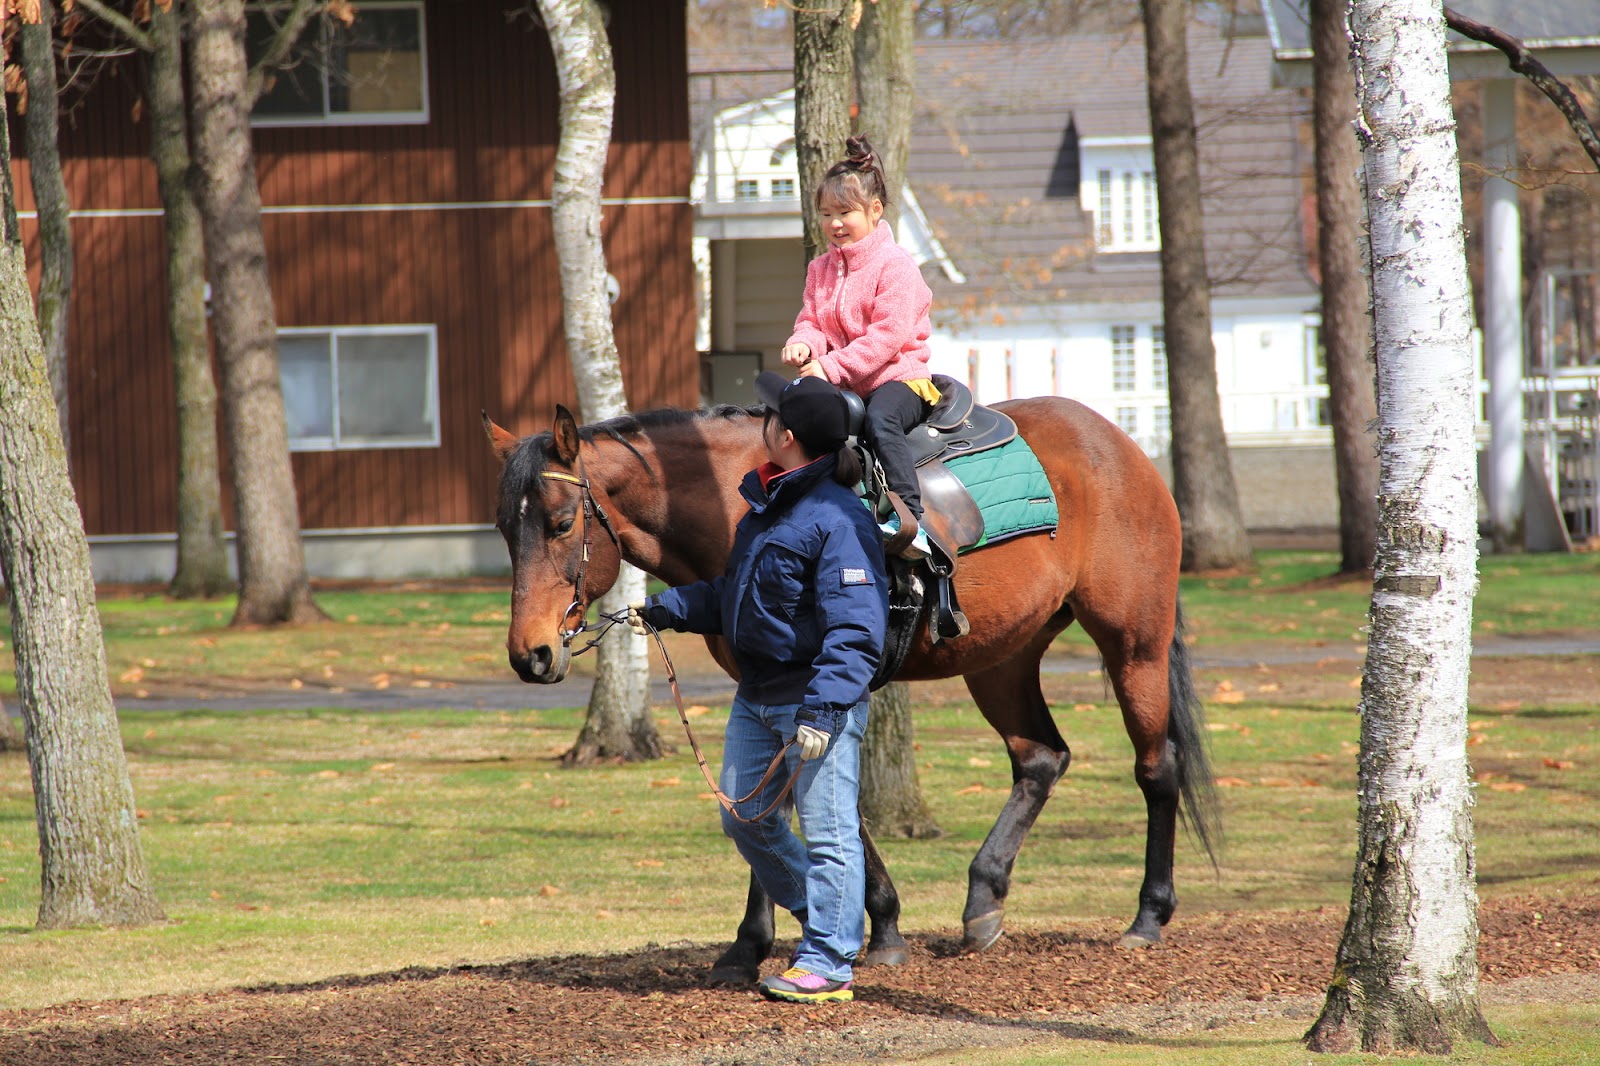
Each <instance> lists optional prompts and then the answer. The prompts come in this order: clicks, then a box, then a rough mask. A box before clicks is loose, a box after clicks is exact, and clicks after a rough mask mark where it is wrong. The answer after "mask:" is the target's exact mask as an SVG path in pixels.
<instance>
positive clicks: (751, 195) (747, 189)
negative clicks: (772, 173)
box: [733, 178, 761, 200]
mask: <svg viewBox="0 0 1600 1066" xmlns="http://www.w3.org/2000/svg"><path fill="white" fill-rule="evenodd" d="M733 198H734V199H735V200H759V199H761V183H760V182H759V181H755V180H754V179H750V178H744V179H741V180H739V181H736V182H734V183H733Z"/></svg>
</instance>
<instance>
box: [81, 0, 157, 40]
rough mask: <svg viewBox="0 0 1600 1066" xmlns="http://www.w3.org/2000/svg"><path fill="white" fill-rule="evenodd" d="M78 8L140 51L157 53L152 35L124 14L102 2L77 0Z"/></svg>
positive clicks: (98, 0) (97, 0)
mask: <svg viewBox="0 0 1600 1066" xmlns="http://www.w3.org/2000/svg"><path fill="white" fill-rule="evenodd" d="M77 6H79V7H81V8H83V9H84V10H85V11H87V12H89V14H91V15H93V16H94V17H95V18H97V19H99V20H100V21H101V22H104V23H105V24H106V25H108V26H110V27H112V28H113V29H115V30H116V31H117V32H118V33H120V34H122V36H124V37H126V38H127V39H128V40H129V42H130V43H132V45H133V46H134V47H135V48H137V49H139V51H141V52H153V51H155V44H154V43H153V42H152V41H151V40H150V35H149V34H148V33H146V32H144V31H143V30H141V29H140V28H139V27H138V26H136V25H134V22H133V20H132V19H130V18H129V17H128V16H127V15H124V14H123V13H122V12H120V11H117V10H116V9H114V8H112V7H110V6H108V5H106V4H103V3H101V2H100V0H77Z"/></svg>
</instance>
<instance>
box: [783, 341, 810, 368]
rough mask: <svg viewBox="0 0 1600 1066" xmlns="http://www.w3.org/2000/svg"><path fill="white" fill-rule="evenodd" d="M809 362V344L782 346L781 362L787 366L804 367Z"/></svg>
mask: <svg viewBox="0 0 1600 1066" xmlns="http://www.w3.org/2000/svg"><path fill="white" fill-rule="evenodd" d="M810 360H811V346H810V345H809V344H785V345H784V346H783V361H784V362H785V363H787V364H788V365H789V366H805V365H806V363H808V362H810Z"/></svg>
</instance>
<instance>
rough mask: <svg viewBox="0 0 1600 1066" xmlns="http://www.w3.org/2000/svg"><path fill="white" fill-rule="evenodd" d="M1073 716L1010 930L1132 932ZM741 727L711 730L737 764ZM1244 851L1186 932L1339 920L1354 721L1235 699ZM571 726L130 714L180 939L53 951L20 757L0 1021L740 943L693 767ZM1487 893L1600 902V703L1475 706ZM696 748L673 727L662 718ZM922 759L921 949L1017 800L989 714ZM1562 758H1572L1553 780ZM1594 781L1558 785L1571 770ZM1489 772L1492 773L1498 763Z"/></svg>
mask: <svg viewBox="0 0 1600 1066" xmlns="http://www.w3.org/2000/svg"><path fill="white" fill-rule="evenodd" d="M1079 706H1080V707H1082V708H1083V709H1080V710H1064V711H1063V712H1062V715H1061V717H1062V727H1063V731H1064V732H1065V733H1066V734H1067V735H1068V736H1069V737H1070V738H1071V740H1072V743H1073V750H1074V760H1073V765H1072V769H1071V771H1070V772H1069V774H1068V775H1067V777H1066V778H1065V779H1064V780H1063V782H1062V784H1061V786H1060V787H1059V788H1058V790H1057V793H1056V796H1055V798H1054V800H1053V801H1052V803H1051V804H1050V805H1049V806H1048V807H1047V808H1046V810H1045V813H1044V815H1043V816H1042V817H1041V818H1040V820H1039V823H1038V825H1037V826H1036V827H1035V829H1034V831H1033V833H1032V834H1031V836H1030V837H1029V839H1028V843H1027V845H1026V847H1025V848H1024V850H1023V853H1022V856H1021V858H1020V859H1019V860H1018V863H1017V867H1016V872H1015V878H1014V887H1013V890H1012V893H1011V896H1010V899H1009V901H1008V906H1007V918H1008V923H1009V924H1010V925H1011V926H1012V927H1013V928H1018V929H1026V928H1060V927H1061V925H1062V924H1063V923H1070V922H1072V921H1074V920H1096V919H1103V918H1113V919H1118V920H1126V919H1127V918H1129V917H1131V916H1132V913H1133V911H1134V909H1135V901H1136V897H1137V892H1138V886H1139V880H1140V877H1141V874H1142V858H1141V855H1142V849H1143V843H1144V837H1143V804H1142V801H1141V799H1140V796H1139V793H1138V790H1137V789H1136V788H1135V786H1134V785H1133V783H1132V780H1131V775H1130V767H1129V763H1130V754H1129V748H1128V743H1127V738H1126V736H1125V735H1124V734H1123V732H1122V728H1121V724H1120V720H1119V718H1118V715H1117V713H1116V711H1115V708H1114V707H1113V706H1112V705H1111V704H1110V703H1109V702H1101V703H1098V704H1094V705H1088V704H1083V705H1079ZM725 715H726V711H725V709H722V708H712V709H710V710H709V711H708V712H707V713H705V714H704V715H702V716H699V717H697V718H696V720H695V727H696V731H697V734H698V735H699V736H700V737H701V738H702V743H704V744H705V745H706V747H707V749H708V751H707V754H708V757H709V758H710V759H711V760H712V761H713V764H715V763H716V761H717V760H718V758H719V754H720V753H719V750H718V744H717V742H716V741H717V738H718V737H719V736H720V733H721V726H722V724H723V722H724V720H725ZM1212 717H1213V720H1212V729H1213V731H1212V734H1211V735H1212V738H1213V741H1214V757H1215V762H1216V766H1217V771H1218V775H1219V778H1220V779H1221V781H1222V784H1223V788H1222V790H1221V791H1222V797H1223V802H1224V813H1225V820H1226V825H1227V845H1226V848H1225V850H1224V851H1223V852H1222V854H1221V866H1220V872H1219V873H1215V874H1214V873H1213V872H1212V870H1211V868H1210V866H1209V864H1208V863H1207V862H1206V861H1205V859H1204V857H1203V856H1202V855H1201V854H1199V853H1198V851H1197V849H1196V848H1195V846H1194V845H1193V844H1192V843H1191V842H1188V841H1183V842H1180V847H1179V862H1178V869H1177V878H1178V881H1177V883H1178V887H1179V893H1180V896H1181V898H1182V906H1181V908H1180V911H1179V917H1178V919H1177V920H1179V921H1181V920H1182V918H1183V916H1184V915H1193V914H1198V913H1203V912H1205V911H1209V910H1218V909H1223V910H1251V909H1284V908H1304V907H1316V906H1321V905H1329V906H1343V905H1344V904H1345V903H1346V902H1347V901H1348V898H1349V864H1350V861H1351V855H1352V853H1353V850H1354V831H1353V816H1354V806H1355V804H1354V783H1355V756H1354V741H1355V739H1356V734H1357V722H1356V717H1355V715H1354V713H1353V712H1352V711H1350V710H1349V709H1347V708H1331V707H1322V706H1296V705H1284V704H1272V705H1268V704H1266V703H1263V702H1261V701H1259V700H1256V699H1251V700H1248V701H1246V702H1244V703H1240V704H1235V705H1229V706H1226V707H1216V708H1213V712H1212ZM580 720H581V715H580V713H579V712H577V711H545V712H535V711H527V712H518V713H501V712H493V713H483V712H466V711H448V712H440V711H433V712H420V711H419V712H402V713H371V714H359V713H350V712H344V711H337V710H327V711H318V712H311V713H306V712H275V713H266V712H257V713H235V714H218V713H210V712H193V713H154V712H140V713H131V714H124V715H123V723H122V724H123V730H124V738H125V744H126V747H127V751H128V758H129V764H130V768H131V773H132V777H133V783H134V788H135V792H136V795H137V800H138V808H139V817H140V825H141V828H142V834H143V842H144V848H145V853H146V856H147V859H148V861H149V864H150V867H151V870H152V873H153V876H154V880H155V888H156V892H157V895H158V896H159V898H160V900H161V902H162V903H163V904H164V906H165V907H166V909H167V913H168V915H169V917H170V918H171V919H172V920H173V921H172V923H171V924H168V925H162V926H155V927H151V928H144V929H125V930H80V931H71V932H50V933H36V932H32V931H31V926H32V923H33V920H34V917H35V912H36V909H37V906H38V856H37V850H36V849H37V843H36V837H35V830H34V821H33V804H32V798H31V793H30V789H29V783H28V772H27V766H26V762H25V760H24V759H23V758H22V757H21V756H20V755H9V756H4V757H0V959H3V965H0V1005H6V1006H23V1005H40V1004H47V1003H55V1002H61V1001H64V1000H69V999H77V998H82V999H91V1000H92V999H99V998H109V997H123V996H131V995H140V994H144V993H154V992H175V991H193V990H197V989H208V988H219V987H228V986H233V985H238V984H248V983H257V982H263V981H302V980H310V979H316V978H318V977H324V976H329V975H334V974H344V973H363V972H383V971H388V970H393V969H398V968H401V967H404V966H408V965H443V964H449V963H455V962H467V961H486V960H493V959H503V958H511V957H521V956H526V955H534V954H550V953H565V952H590V951H606V950H624V949H631V948H637V947H639V946H641V945H643V944H645V943H648V942H655V943H673V942H678V941H694V942H710V943H716V942H723V941H725V940H726V939H727V938H729V937H730V936H731V934H732V931H733V926H734V924H735V923H736V921H737V917H738V915H739V914H740V913H742V908H743V902H744V891H745V885H746V871H745V868H744V866H743V864H742V863H741V861H740V860H739V858H738V857H737V855H736V854H735V853H734V850H733V848H732V846H731V845H730V844H729V843H728V842H727V840H726V839H725V838H724V837H723V836H722V834H721V831H720V826H719V823H718V816H717V805H716V803H715V802H714V801H713V800H711V799H710V798H709V797H708V796H707V794H706V787H705V784H704V782H703V781H702V780H701V779H700V777H699V775H698V772H697V770H696V768H695V765H694V763H693V760H692V757H691V756H690V755H689V753H688V752H687V750H684V751H682V752H680V753H679V754H677V755H675V756H673V757H671V758H668V759H666V760H663V761H660V762H656V763H650V764H646V765H633V766H614V767H607V768H601V769H595V770H584V771H563V770H560V769H558V768H557V767H556V765H555V763H554V761H553V760H554V757H555V755H556V754H557V753H559V752H560V751H561V750H563V749H564V748H565V747H566V746H567V745H568V744H570V742H571V740H572V737H573V736H574V735H575V734H576V731H577V729H578V726H579V724H580ZM1473 724H1474V726H1475V727H1476V729H1475V733H1474V735H1475V736H1478V735H1481V736H1484V737H1486V740H1485V742H1484V743H1482V744H1477V745H1475V746H1474V748H1473V752H1474V760H1475V765H1477V766H1478V767H1479V768H1480V771H1481V772H1482V773H1486V774H1489V775H1491V776H1488V777H1486V778H1485V779H1484V780H1485V784H1483V785H1482V786H1481V787H1480V791H1479V803H1478V808H1477V826H1478V837H1479V848H1478V862H1479V878H1480V886H1481V890H1482V892H1483V893H1484V894H1485V895H1486V896H1487V895H1490V894H1494V893H1518V892H1525V891H1528V890H1533V889H1546V888H1553V887H1556V886H1565V885H1572V884H1584V885H1593V884H1595V883H1596V877H1597V874H1596V871H1595V869H1594V866H1593V856H1594V839H1595V830H1596V819H1595V815H1594V811H1595V810H1596V803H1597V801H1600V762H1597V760H1596V759H1595V757H1594V755H1595V745H1596V743H1597V742H1596V739H1595V738H1596V737H1597V736H1600V728H1597V727H1600V710H1597V709H1595V708H1592V707H1591V708H1572V707H1542V706H1537V705H1533V704H1529V705H1527V706H1524V707H1522V708H1520V709H1519V710H1518V711H1516V712H1515V713H1511V712H1495V711H1482V712H1479V713H1476V714H1475V715H1474V723H1473ZM662 728H663V730H664V731H666V735H668V736H672V735H673V733H672V732H671V730H673V729H675V723H669V722H667V721H665V720H663V721H662ZM917 728H918V743H919V767H920V772H921V775H922V784H923V788H924V791H925V793H926V796H927V798H928V801H929V803H930V805H931V806H932V808H933V811H934V814H935V816H936V818H937V820H938V821H939V823H940V825H941V826H942V827H943V828H944V830H945V835H944V836H943V837H941V838H939V839H936V840H927V841H885V842H883V850H884V852H885V857H886V859H887V861H888V863H889V866H890V869H891V870H892V871H893V872H894V876H895V878H896V881H897V883H898V885H899V887H900V889H901V891H902V895H903V900H904V905H905V911H904V916H903V922H904V927H905V928H906V929H908V930H950V929H953V928H956V927H957V926H958V924H959V915H960V911H961V906H962V902H963V899H964V895H965V891H966V867H967V864H968V863H969V862H970V861H971V859H972V855H973V853H974V851H975V850H976V848H977V846H978V844H979V842H980V841H981V840H982V838H983V836H984V834H986V833H987V832H988V830H989V827H990V826H991V824H992V822H993V819H994V817H995V814H996V812H997V811H998V809H999V806H1000V804H1001V802H1002V801H1003V799H1004V793H1005V791H1006V790H1007V789H1008V787H1009V783H1010V782H1009V771H1008V769H1007V763H1006V759H1005V755H1004V752H1003V751H1002V750H1001V746H1000V743H999V741H998V739H997V738H996V737H995V736H994V734H993V733H992V732H990V731H989V729H988V728H987V727H986V726H985V725H984V724H983V722H982V720H981V718H980V716H979V715H978V713H977V711H976V710H975V709H974V708H972V707H971V705H970V704H952V705H949V706H944V707H935V708H929V709H925V710H922V709H919V712H918V719H917ZM1546 758H1548V759H1550V760H1551V761H1552V762H1553V763H1556V764H1557V765H1556V766H1551V765H1547V764H1546V763H1545V761H1544V760H1545V759H1546ZM1563 763H1566V764H1570V765H1567V766H1564V767H1563V766H1560V765H1559V764H1563ZM1485 767H1492V769H1483V768H1485Z"/></svg>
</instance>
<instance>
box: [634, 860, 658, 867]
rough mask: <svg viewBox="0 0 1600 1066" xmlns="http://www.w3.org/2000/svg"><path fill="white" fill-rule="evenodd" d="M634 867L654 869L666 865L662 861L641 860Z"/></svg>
mask: <svg viewBox="0 0 1600 1066" xmlns="http://www.w3.org/2000/svg"><path fill="white" fill-rule="evenodd" d="M634 865H635V866H643V867H647V868H650V869H654V868H655V867H657V866H665V865H666V863H664V862H662V861H661V860H660V859H640V860H639V861H638V862H636V863H634Z"/></svg>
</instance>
